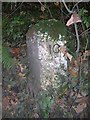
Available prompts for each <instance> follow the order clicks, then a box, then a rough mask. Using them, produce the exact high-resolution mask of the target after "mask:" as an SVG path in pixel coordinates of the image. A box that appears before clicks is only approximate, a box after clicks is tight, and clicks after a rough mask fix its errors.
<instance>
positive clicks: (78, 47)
mask: <svg viewBox="0 0 90 120" xmlns="http://www.w3.org/2000/svg"><path fill="white" fill-rule="evenodd" d="M74 26H75V32H76V37H77V50H76V53H78V52H79V49H80V40H79V35H78V30H77V24H76V23H74Z"/></svg>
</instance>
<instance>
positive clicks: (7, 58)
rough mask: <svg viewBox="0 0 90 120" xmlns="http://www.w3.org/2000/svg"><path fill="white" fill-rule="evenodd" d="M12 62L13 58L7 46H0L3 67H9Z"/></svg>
mask: <svg viewBox="0 0 90 120" xmlns="http://www.w3.org/2000/svg"><path fill="white" fill-rule="evenodd" d="M13 63H14V59H13V58H12V57H11V55H10V52H9V48H8V47H6V46H2V64H3V66H4V68H6V69H10V68H12V66H13Z"/></svg>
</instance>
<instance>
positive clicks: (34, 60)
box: [26, 26, 40, 97]
mask: <svg viewBox="0 0 90 120" xmlns="http://www.w3.org/2000/svg"><path fill="white" fill-rule="evenodd" d="M26 40H27V42H26V43H27V56H28V65H29V70H30V71H29V78H30V84H29V89H30V92H31V94H32V97H36V96H37V95H38V92H39V88H40V60H39V59H38V58H39V54H38V41H37V35H36V32H35V29H34V27H33V26H32V27H31V28H30V30H28V32H27V34H26Z"/></svg>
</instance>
